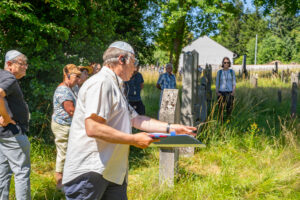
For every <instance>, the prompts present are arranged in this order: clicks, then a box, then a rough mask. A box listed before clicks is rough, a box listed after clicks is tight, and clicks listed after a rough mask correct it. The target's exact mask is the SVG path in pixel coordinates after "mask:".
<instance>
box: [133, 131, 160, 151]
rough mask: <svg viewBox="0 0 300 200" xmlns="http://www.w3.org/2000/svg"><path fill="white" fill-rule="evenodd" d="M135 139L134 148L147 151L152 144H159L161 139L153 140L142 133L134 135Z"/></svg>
mask: <svg viewBox="0 0 300 200" xmlns="http://www.w3.org/2000/svg"><path fill="white" fill-rule="evenodd" d="M133 137H134V142H133V144H132V145H133V146H135V147H138V148H141V149H145V148H147V147H148V146H149V145H150V144H151V143H152V142H159V141H160V140H159V139H152V138H151V137H150V136H149V135H148V133H145V132H142V133H137V134H134V135H133Z"/></svg>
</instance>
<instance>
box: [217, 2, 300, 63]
mask: <svg viewBox="0 0 300 200" xmlns="http://www.w3.org/2000/svg"><path fill="white" fill-rule="evenodd" d="M242 10H243V8H242V7H240V10H239V11H240V12H239V15H237V16H233V17H229V18H228V19H226V20H225V21H224V25H222V26H220V33H219V34H218V35H217V36H215V40H217V41H218V42H220V43H221V44H222V45H224V46H225V47H227V48H229V49H230V50H232V51H234V52H235V53H237V54H238V55H240V56H241V57H240V58H238V59H236V61H235V63H238V64H241V63H242V55H244V54H246V55H247V64H254V57H255V55H254V54H255V37H256V34H257V35H258V52H257V63H258V64H265V63H269V62H271V61H273V60H280V61H281V62H284V63H290V62H299V42H298V43H297V40H299V38H298V37H299V34H297V33H299V27H300V26H299V20H300V17H299V15H295V14H293V12H292V11H291V12H286V10H285V6H283V5H282V6H278V7H275V8H274V9H273V10H272V11H271V13H270V15H268V16H265V17H264V16H263V15H262V13H260V12H259V11H258V10H256V11H255V12H253V13H248V12H247V11H246V12H245V13H244V12H243V11H242Z"/></svg>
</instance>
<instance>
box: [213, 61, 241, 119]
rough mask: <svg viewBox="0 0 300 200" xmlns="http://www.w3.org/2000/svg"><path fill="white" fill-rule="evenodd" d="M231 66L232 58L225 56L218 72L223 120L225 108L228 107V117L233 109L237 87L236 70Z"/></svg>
mask: <svg viewBox="0 0 300 200" xmlns="http://www.w3.org/2000/svg"><path fill="white" fill-rule="evenodd" d="M230 67H231V63H230V59H229V58H228V57H224V58H223V61H222V68H223V69H221V70H219V71H218V73H217V79H216V93H217V98H218V104H219V114H221V119H222V120H223V113H224V109H225V108H226V114H227V117H230V115H231V112H232V109H233V100H234V94H235V88H236V78H235V72H234V71H233V70H232V69H229V68H230Z"/></svg>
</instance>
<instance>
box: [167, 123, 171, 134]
mask: <svg viewBox="0 0 300 200" xmlns="http://www.w3.org/2000/svg"><path fill="white" fill-rule="evenodd" d="M170 126H171V124H170V123H168V125H167V133H170Z"/></svg>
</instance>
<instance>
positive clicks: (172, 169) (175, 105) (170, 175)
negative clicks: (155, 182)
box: [159, 89, 180, 187]
mask: <svg viewBox="0 0 300 200" xmlns="http://www.w3.org/2000/svg"><path fill="white" fill-rule="evenodd" d="M159 119H160V120H161V121H165V122H168V123H179V122H180V102H179V90H178V89H165V90H164V91H163V96H162V102H161V108H160V112H159ZM178 156H179V152H178V148H171V147H170V148H160V149H159V184H160V185H167V186H169V187H173V186H174V177H175V174H176V171H177V167H178Z"/></svg>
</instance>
